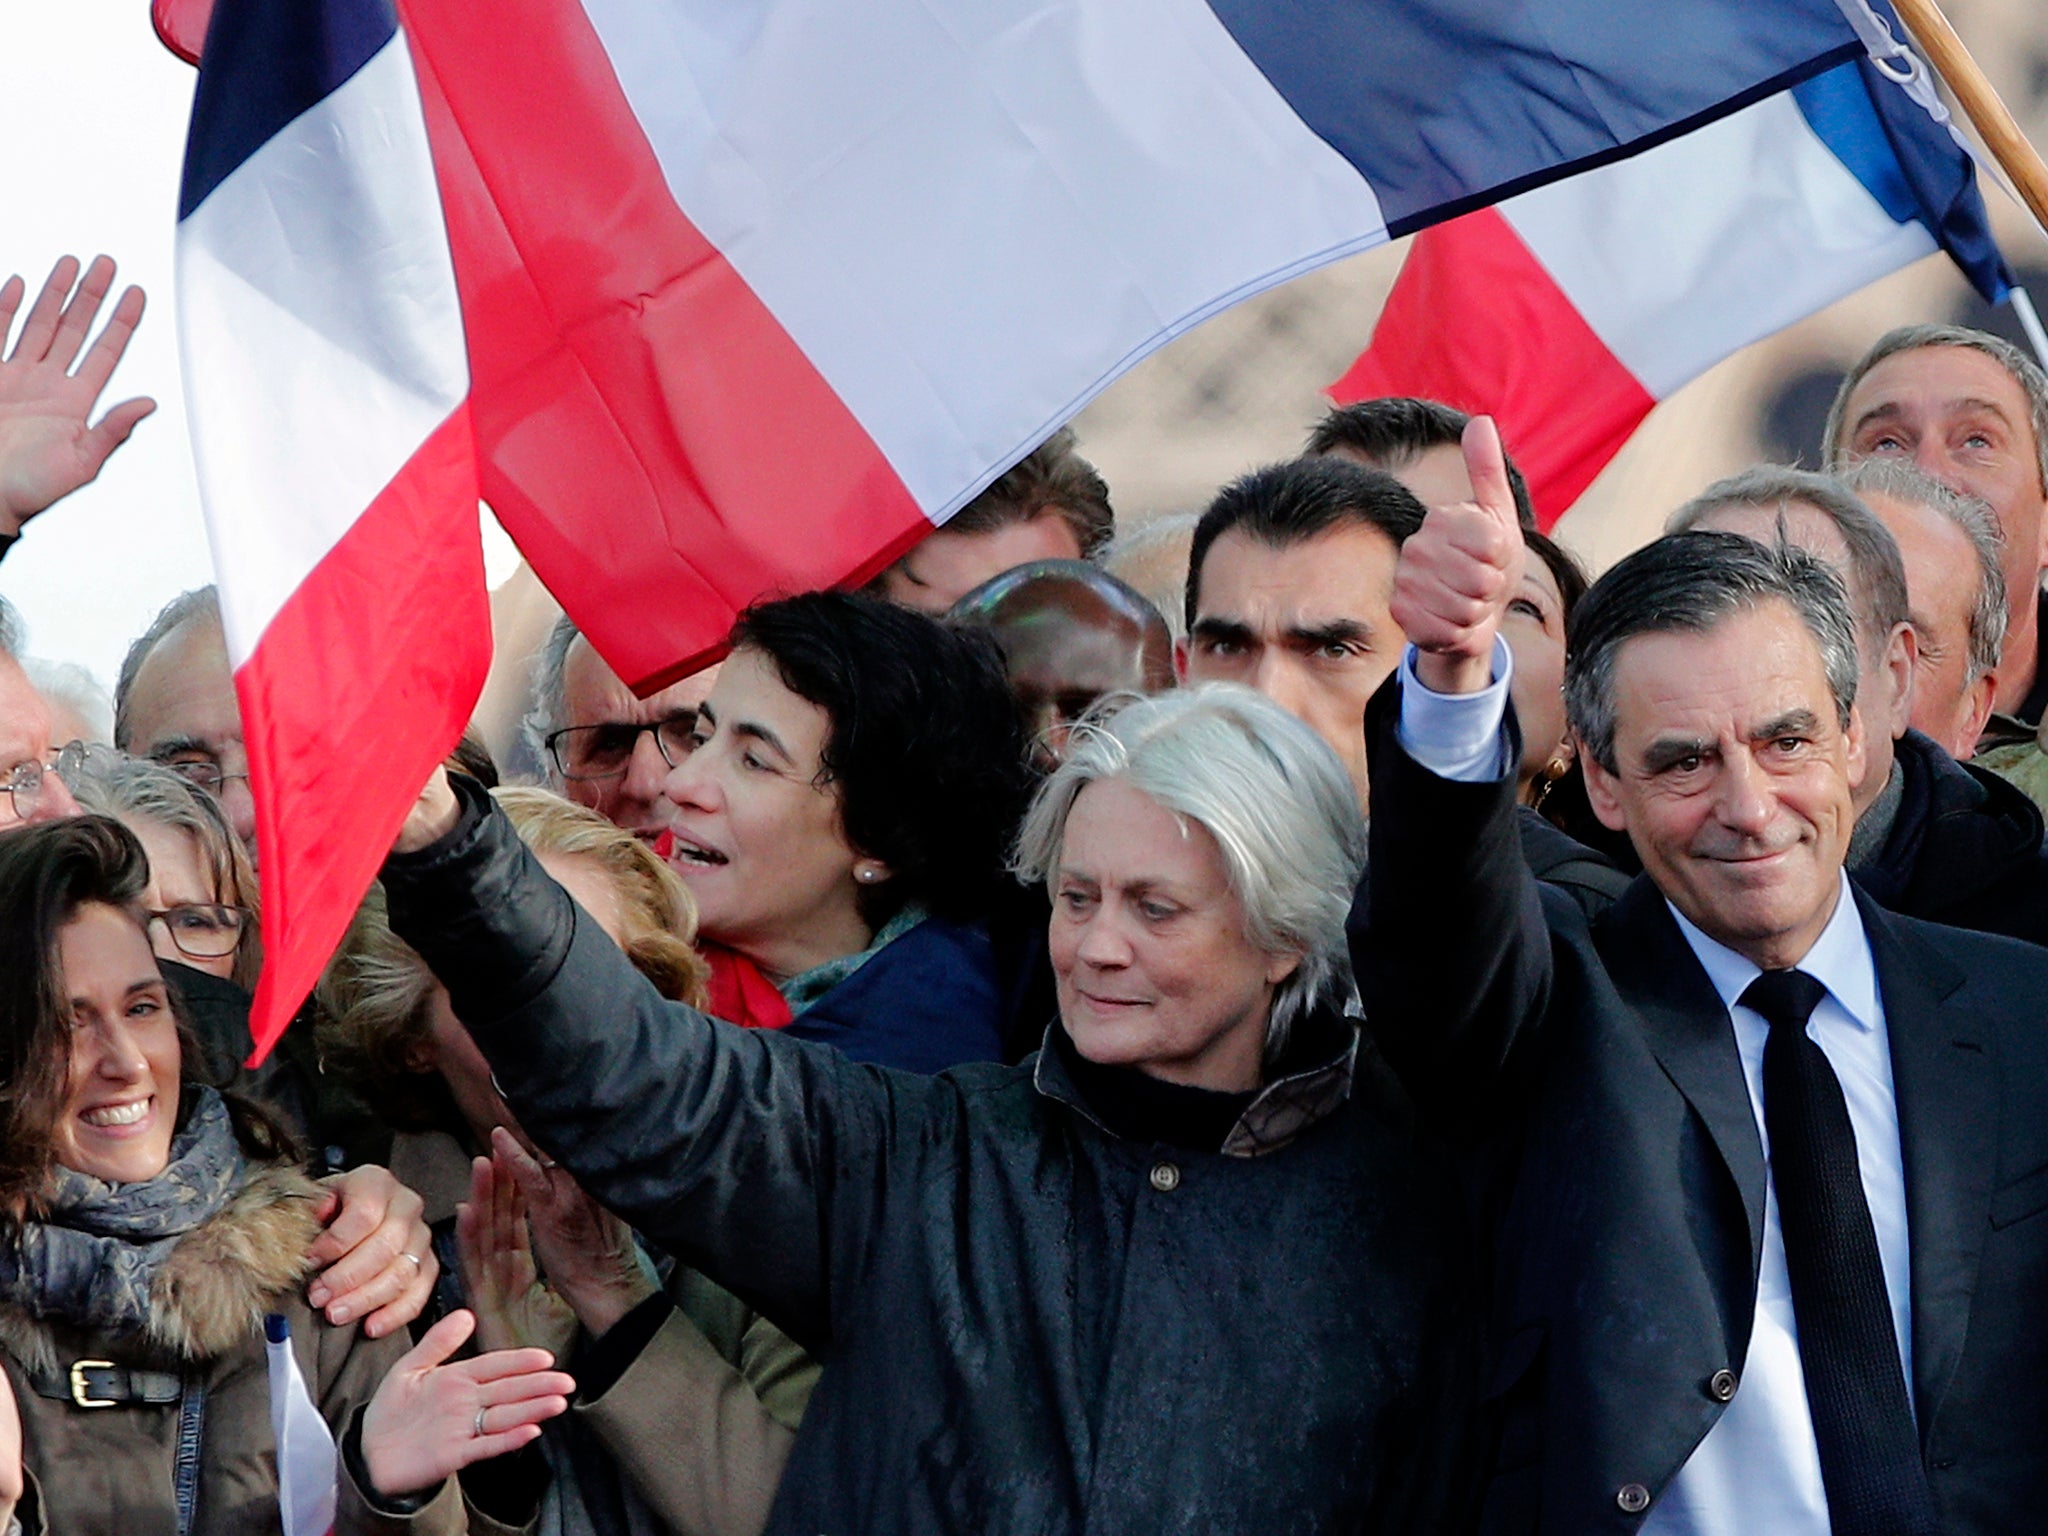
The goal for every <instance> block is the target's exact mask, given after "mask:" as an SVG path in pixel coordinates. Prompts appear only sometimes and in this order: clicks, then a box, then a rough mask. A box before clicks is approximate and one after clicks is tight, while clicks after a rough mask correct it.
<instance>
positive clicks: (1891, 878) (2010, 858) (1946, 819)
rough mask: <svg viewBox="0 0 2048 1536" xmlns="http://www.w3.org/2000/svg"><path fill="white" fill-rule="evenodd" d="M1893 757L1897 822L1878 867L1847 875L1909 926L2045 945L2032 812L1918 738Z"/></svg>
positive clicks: (2004, 787) (2015, 795)
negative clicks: (1920, 923)
mask: <svg viewBox="0 0 2048 1536" xmlns="http://www.w3.org/2000/svg"><path fill="white" fill-rule="evenodd" d="M1897 752H1898V763H1899V768H1900V772H1901V796H1900V800H1899V809H1898V813H1897V815H1896V816H1895V817H1894V818H1893V820H1892V829H1891V833H1890V835H1889V836H1887V837H1886V838H1885V841H1884V846H1883V847H1882V848H1881V849H1879V850H1878V853H1877V857H1876V858H1874V859H1873V860H1872V861H1871V862H1870V863H1869V864H1868V865H1866V866H1864V867H1863V868H1861V869H1858V870H1856V871H1854V874H1855V877H1856V880H1857V881H1858V883H1859V884H1861V885H1862V887H1863V888H1864V889H1865V890H1866V891H1868V892H1870V894H1871V896H1872V897H1873V898H1875V899H1876V901H1877V903H1878V905H1879V906H1882V907H1889V908H1890V909H1891V910H1892V911H1894V912H1903V913H1905V914H1906V915H1907V916H1908V917H1918V918H1924V919H1926V920H1927V921H1928V922H1930V923H1947V924H1949V925H1951V926H1952V927H1956V928H1974V929H1976V930H1977V931H1978V932H1979V933H2002V934H2005V935H2007V936H2008V937H2010V938H2015V939H2025V940H2026V941H2027V942H2028V943H2031V944H2048V853H2043V851H2042V847H2041V812H2040V810H2039V809H2038V808H2037V807H2036V806H2035V804H2034V802H2033V801H2031V800H2029V799H2028V798H2027V797H2026V795H2025V793H2023V792H2022V791H2021V790H2019V789H2016V788H2015V787H2014V786H2013V785H2011V784H2008V783H2007V782H2006V781H2005V780H2004V779H2001V778H2000V777H1998V775H1997V774H1995V773H1988V772H1986V771H1985V770H1984V769H1982V768H1976V767H1973V766H1972V765H1970V764H1968V763H1959V762H1957V761H1956V760H1955V759H1954V758H1952V757H1950V756H1949V755H1948V754H1947V753H1946V752H1944V751H1942V749H1941V748H1940V747H1939V746H1937V745H1936V744H1935V743H1934V742H1933V741H1932V740H1930V739H1929V738H1928V737H1925V736H1923V735H1921V734H1920V733H1919V732H1918V731H1908V732H1906V734H1905V735H1904V736H1902V737H1900V738H1899V741H1898V745H1897Z"/></svg>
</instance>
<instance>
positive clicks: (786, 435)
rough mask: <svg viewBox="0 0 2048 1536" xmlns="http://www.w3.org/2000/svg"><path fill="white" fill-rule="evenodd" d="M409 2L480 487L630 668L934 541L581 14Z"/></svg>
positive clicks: (637, 669) (683, 658) (707, 646)
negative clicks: (714, 225)
mask: <svg viewBox="0 0 2048 1536" xmlns="http://www.w3.org/2000/svg"><path fill="white" fill-rule="evenodd" d="M401 13H402V16H403V20H404V23H405V27H406V33H407V36H408V37H409V38H410V40H411V42H412V47H413V58H414V66H415V69H416V71H417V73H418V75H419V78H420V86H421V93H422V96H423V98H424V103H425V108H426V118H427V125H428V134H429V137H430V140H431V142H432V144H433V148H434V159H435V165H436V169H437V171H438V173H439V177H440V183H441V189H442V202H443V208H444V210H445V213H446V216H447V220H448V229H449V240H450V244H451V245H452V247H453V249H454V254H455V269H456V279H457V283H458V285H459V287H460V289H461V292H462V299H463V313H464V316H465V320H466V323H467V327H468V335H469V361H470V375H471V379H472V389H473V395H472V406H473V414H474V417H475V422H476V435H477V447H478V453H479V458H480V461H481V463H480V476H481V480H482V489H483V494H484V496H485V498H486V499H487V500H488V501H489V502H490V504H491V506H492V509H493V510H494V511H495V512H496V513H497V514H498V517H499V519H500V520H501V521H502V522H503V523H504V524H505V527H506V529H507V530H508V531H509V532H510V533H511V534H512V536H513V538H514V539H515V540H516V541H517V542H518V544H519V546H520V549H521V550H522V551H523V552H524V554H525V555H526V557H527V559H528V560H529V561H531V562H532V564H533V567H534V569H535V570H536V571H537V572H538V573H539V574H540V575H541V577H542V579H543V580H544V581H545V582H546V583H547V584H548V586H549V588H550V589H551V590H552V591H553V592H554V594H555V596H556V597H557V598H558V599H560V601H561V602H562V604H563V606H564V607H565V608H567V609H568V611H569V612H570V614H571V615H572V616H573V617H574V618H575V619H576V620H577V622H578V624H579V625H581V626H582V628H583V629H584V631H585V633H587V634H588V635H589V636H590V637H591V640H592V642H593V643H594V644H595V645H596V646H597V648H598V650H599V651H601V652H602V653H603V654H604V655H605V656H606V657H607V658H608V659H609V660H610V661H611V663H612V665H613V666H614V667H615V668H616V669H617V670H618V672H619V673H620V675H621V676H623V677H625V678H627V679H629V680H631V681H632V682H633V683H634V684H635V685H636V686H638V687H640V688H642V689H647V688H652V687H655V686H658V685H660V684H661V683H663V682H665V681H668V680H670V679H672V678H674V677H677V676H682V675H684V674H686V673H687V672H688V671H691V670H694V668H695V667H696V666H697V665H698V664H699V663H700V661H701V660H702V659H703V658H705V657H706V656H707V654H708V653H710V652H711V651H713V650H714V649H715V648H716V647H717V646H718V645H719V643H720V642H721V641H722V640H723V639H724V636H725V633H726V630H727V629H728V627H729V626H730V624H731V621H732V617H733V615H734V613H735V612H736V611H737V610H738V609H740V608H742V607H744V606H745V605H746V604H747V603H748V602H750V601H751V600H753V599H754V598H755V597H757V596H759V595H760V594H762V593H763V592H774V591H778V590H780V591H799V590H804V589H807V588H813V587H822V586H828V585H831V584H833V583H835V582H842V581H846V580H847V579H849V577H851V578H853V579H861V578H863V577H865V576H866V575H868V574H871V573H872V572H873V571H875V570H879V569H880V568H881V567H882V566H884V565H886V564H887V563H888V562H889V561H890V560H893V559H894V558H895V557H896V556H897V555H898V554H900V553H901V552H902V551H903V550H904V549H906V548H908V547H909V546H910V545H911V544H912V543H914V542H915V541H916V540H917V539H918V538H919V537H921V536H922V535H923V534H925V533H926V532H928V531H929V530H930V527H931V524H930V523H929V522H928V521H927V520H926V518H925V517H924V515H923V513H922V512H921V511H920V510H919V509H918V506H917V503H916V501H915V500H914V499H913V498H912V496H911V494H910V492H909V491H908V490H907V489H906V488H905V486H904V484H903V482H902V480H901V479H900V478H899V476H898V475H897V473H896V471H895V470H894V469H893V468H892V467H891V466H890V464H889V461H888V460H887V459H886V458H885V457H884V456H883V454H882V452H881V450H880V449H879V448H877V447H876V445H875V443H874V442H873V440H872V439H871V438H870V437H869V436H868V434H867V432H866V431H864V430H863V429H862V427H861V425H860V423H859V422H858V421H856V420H855V419H854V417H853V415H852V413H851V412H850V411H849V410H848V409H847V407H846V405H845V403H844V402H843V401H842V400H841V398H840V397H839V395H838V394H837V393H835V392H834V391H833V389H832V388H831V387H830V386H829V385H828V384H827V383H826V382H825V380H824V379H823V378H822V377H821V376H820V375H819V373H818V371H817V369H816V368H815V367H814V366H813V365H812V364H811V362H810V360H809V359H808V358H807V357H806V356H805V355H804V353H803V352H802V351H801V350H800V349H799V348H798V346H797V344H796V343H795V342H794V341H792V340H791V339H790V337H789V335H788V333H787V332H786V331H785V330H784V329H783V327H782V326H781V325H780V324H779V323H778V322H777V321H776V319H775V317H774V316H773V315H772V314H770V313H769V311H768V309H767V307H766V306H765V305H764V304H763V303H762V302H761V301H760V300H759V299H758V298H757V297H756V296H755V294H754V293H753V292H752V290H751V289H750V288H749V287H748V286H747V284H746V282H745V281H744V280H743V279H742V278H741V277H740V275H739V274H738V273H737V272H736V271H735V270H734V269H733V267H732V265H731V263H730V262H729V261H727V260H726V258H725V257H724V256H723V255H722V254H720V252H719V251H718V250H717V249H716V248H715V247H714V246H713V245H712V244H711V243H710V242H709V241H708V240H707V239H705V237H704V236H703V234H702V233H700V232H699V231H698V229H697V228H696V227H695V226H694V225H693V224H692V223H691V222H690V220H689V219H688V218H687V217H686V216H685V215H684V213H683V211H682V210H681V209H680V208H679V207H678V206H677V205H676V202H675V200H674V198H673V197H672V196H671V195H670V193H669V190H668V187H667V185H666V183H665V181H664V179H663V176H662V172H661V168H660V166H659V165H658V164H657V163H656V160H655V157H654V152H653V150H652V149H651V148H650V147H649V145H648V142H647V137H646V134H645V133H644V131H643V130H642V129H641V126H640V124H639V121H638V120H637V119H636V118H635V117H634V115H633V113H632V111H631V109H630V107H629V106H628V105H627V103H626V100H625V98H624V97H623V96H622V95H621V93H620V90H619V86H618V82H617V79H616V78H615V76H614V74H613V71H612V67H611V63H610V61H609V60H608V59H607V58H606V56H605V53H604V50H603V48H602V47H601V46H600V44H599V42H598V40H597V38H596V36H595V34H594V33H593V32H592V30H591V27H590V23H589V20H588V18H587V17H586V16H585V14H584V12H583V10H582V8H581V7H580V6H579V5H577V4H575V3H574V0H499V3H495V4H492V5H487V6H485V5H477V4H474V3H473V0H405V3H404V4H403V5H402V6H401ZM535 59H546V60H548V67H547V68H546V69H535V68H534V67H533V61H534V60H535ZM515 81H516V82H517V89H508V88H507V86H508V82H515ZM820 259H828V257H827V253H823V252H821V253H820Z"/></svg>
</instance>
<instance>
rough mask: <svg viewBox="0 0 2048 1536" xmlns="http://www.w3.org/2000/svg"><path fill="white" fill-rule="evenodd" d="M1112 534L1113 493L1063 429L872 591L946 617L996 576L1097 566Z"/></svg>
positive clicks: (892, 568)
mask: <svg viewBox="0 0 2048 1536" xmlns="http://www.w3.org/2000/svg"><path fill="white" fill-rule="evenodd" d="M1115 533H1116V514H1115V513H1114V512H1112V511H1111V510H1110V505H1109V487H1108V486H1107V485H1105V484H1104V483H1103V480H1102V476H1101V475H1099V474H1097V473H1096V472H1095V466H1094V465H1092V464H1090V463H1089V462H1088V461H1087V460H1086V459H1084V458H1082V457H1081V455H1080V454H1079V453H1077V452H1075V450H1074V429H1073V428H1072V427H1061V428H1060V429H1059V431H1057V432H1055V433H1053V435H1052V436H1051V437H1049V438H1047V439H1046V440H1045V441H1044V442H1042V443H1040V444H1039V445H1038V446H1037V447H1036V448H1034V449H1032V450H1031V452H1029V453H1027V454H1026V455H1024V457H1023V458H1021V459H1019V460H1018V461H1017V462H1016V463H1015V464H1013V465H1012V466H1011V467H1010V468H1009V469H1008V470H1007V471H1005V472H1004V473H1003V474H1002V475H1001V476H1000V477H999V478H998V479H997V480H996V482H995V483H994V484H993V485H991V486H990V487H989V488H988V489H987V490H985V491H983V492H982V493H981V494H980V495H979V496H977V497H975V498H974V500H972V501H970V502H969V503H967V505H966V506H964V507H962V508H961V509H960V510H959V511H958V512H955V513H954V514H953V515H952V517H950V518H949V519H947V521H946V522H945V524H944V525H943V526H942V527H940V528H937V529H935V530H933V531H932V532H931V533H929V534H927V535H926V536H925V537H924V538H923V539H921V540H920V541H919V542H918V543H917V545H916V547H915V548H913V549H912V550H911V551H910V553H908V554H907V555H905V556H904V557H903V558H902V559H901V560H898V561H897V562H896V563H895V564H894V565H892V566H890V567H889V568H888V569H887V570H885V571H884V572H882V574H881V575H879V576H877V577H876V578H875V579H874V580H873V581H872V582H870V583H869V584H868V588H867V590H868V592H869V594H870V595H871V596H874V597H880V598H884V599H886V600H887V601H889V602H892V603H901V604H902V605H903V606H904V607H906V608H915V609H917V610H918V611H919V612H920V613H928V614H930V615H932V617H934V618H941V617H943V616H944V615H945V612H946V610H947V609H949V608H951V607H952V606H953V605H954V604H955V603H957V602H958V601H959V600H960V599H961V598H962V597H964V596H966V595H967V593H969V592H970V591H972V590H973V589H974V588H976V587H978V586H980V585H981V584H982V583H983V582H984V581H987V580H988V579H989V578H990V577H991V576H998V575H1001V574H1002V573H1003V572H1004V571H1007V570H1009V569H1010V568H1011V567H1012V566H1018V565H1023V564H1025V563H1026V562H1027V561H1031V560H1092V559H1093V558H1094V557H1095V556H1096V555H1097V554H1098V553H1100V551H1101V550H1102V548H1103V546H1104V545H1106V544H1108V543H1109V541H1110V538H1111V537H1112V536H1113V535H1114V534H1115Z"/></svg>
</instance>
